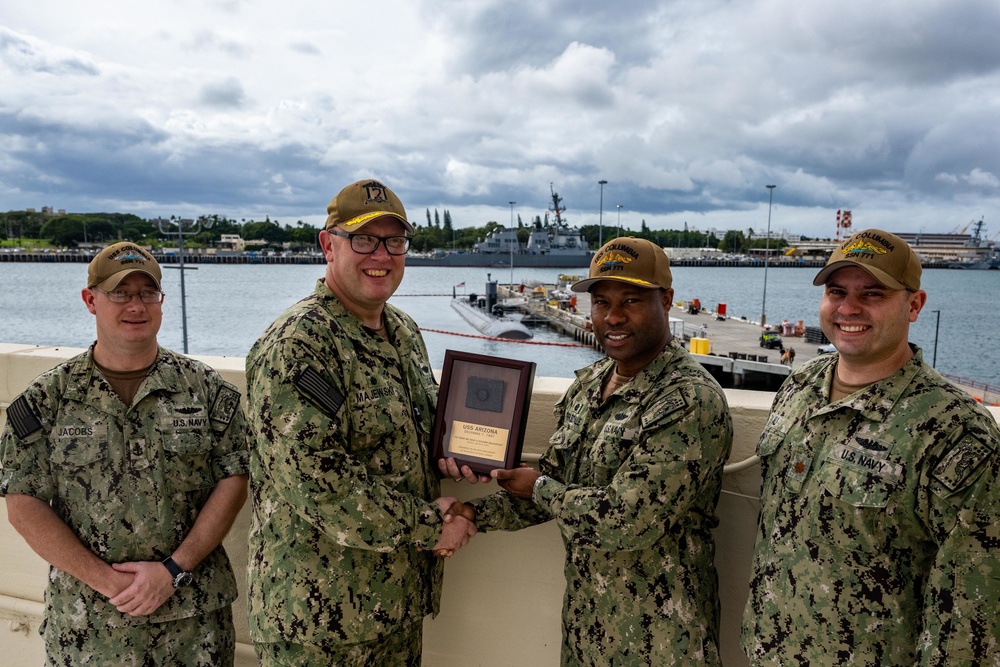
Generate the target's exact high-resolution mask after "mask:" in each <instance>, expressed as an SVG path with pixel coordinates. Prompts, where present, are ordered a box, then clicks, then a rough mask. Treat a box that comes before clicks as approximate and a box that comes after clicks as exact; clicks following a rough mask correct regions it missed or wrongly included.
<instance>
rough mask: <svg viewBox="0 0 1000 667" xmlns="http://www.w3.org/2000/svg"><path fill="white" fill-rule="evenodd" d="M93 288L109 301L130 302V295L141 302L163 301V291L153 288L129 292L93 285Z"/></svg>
mask: <svg viewBox="0 0 1000 667" xmlns="http://www.w3.org/2000/svg"><path fill="white" fill-rule="evenodd" d="M94 289H95V290H97V291H98V292H100V293H101V294H104V295H106V296H107V297H108V301H110V302H111V303H131V301H132V297H134V296H137V297H139V301H142V302H143V303H163V292H161V291H160V290H155V289H144V290H140V291H138V292H129V291H127V290H123V289H116V290H111V291H110V292H108V291H105V290H102V289H101V288H99V287H95V288H94Z"/></svg>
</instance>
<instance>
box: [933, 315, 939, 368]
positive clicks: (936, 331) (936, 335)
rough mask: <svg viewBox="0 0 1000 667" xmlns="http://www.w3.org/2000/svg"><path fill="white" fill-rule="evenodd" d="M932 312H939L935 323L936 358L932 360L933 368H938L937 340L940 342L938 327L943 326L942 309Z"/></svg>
mask: <svg viewBox="0 0 1000 667" xmlns="http://www.w3.org/2000/svg"><path fill="white" fill-rule="evenodd" d="M931 312H932V313H937V322H935V324H934V359H933V360H932V361H931V368H937V342H938V329H940V328H941V311H940V310H932V311H931Z"/></svg>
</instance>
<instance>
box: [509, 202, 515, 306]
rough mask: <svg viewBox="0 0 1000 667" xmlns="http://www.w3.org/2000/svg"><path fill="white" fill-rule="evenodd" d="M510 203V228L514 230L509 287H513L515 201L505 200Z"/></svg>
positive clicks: (511, 245)
mask: <svg viewBox="0 0 1000 667" xmlns="http://www.w3.org/2000/svg"><path fill="white" fill-rule="evenodd" d="M507 203H508V204H510V228H511V230H512V231H513V232H514V243H511V244H510V287H511V289H514V245H516V244H517V230H516V229H514V204H516V203H517V202H516V201H511V202H507Z"/></svg>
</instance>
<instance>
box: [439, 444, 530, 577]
mask: <svg viewBox="0 0 1000 667" xmlns="http://www.w3.org/2000/svg"><path fill="white" fill-rule="evenodd" d="M438 468H439V469H440V470H441V474H442V475H444V476H445V477H450V478H452V479H453V480H455V481H456V482H461V481H462V480H463V479H464V480H465V481H467V482H469V483H470V484H477V483H479V482H488V481H490V480H491V479H495V480H496V482H497V484H498V485H499V486H500V488H502V489H504V490H505V491H507V492H508V493H510V494H511V495H513V496H516V497H518V498H531V492H532V490H533V489H534V486H535V480H537V479H538V478H539V477H540V476H541V473H539V472H538V471H537V470H535V469H533V468H529V467H527V466H525V465H523V464H522V465H521V467H520V468H515V469H514V470H504V469H503V468H498V469H496V470H493V471H492V472H491V473H490V474H489V475H488V476H487V475H476V474H475V473H474V472H473V471H472V470H471V469H470V468H469V467H468V466H462V467H461V468H459V466H458V464H457V463H456V462H455V459H451V458H448V459H440V460H439V461H438ZM434 502H436V503H437V504H438V507H440V508H441V513H442V514H443V515H444V525H443V526H442V528H441V539H439V540H438V542H437V544H435V545H434V546H433V547H432V548H431V549H432V551H433V552H434V555H435V556H438V557H439V558H451V557H452V556H454V555H455V552H456V551H458V550H459V549H461V548H462V547H464V546H465V545H466V544H468V543H469V540H471V539H472V538H473V537H475V535H476V532H477V529H476V509H475V508H474V507H473V506H472V505H470V504H468V503H463V502H462V501H461V500H459V499H458V498H452V497H450V496H449V497H442V498H438V499H437V500H436V501H434Z"/></svg>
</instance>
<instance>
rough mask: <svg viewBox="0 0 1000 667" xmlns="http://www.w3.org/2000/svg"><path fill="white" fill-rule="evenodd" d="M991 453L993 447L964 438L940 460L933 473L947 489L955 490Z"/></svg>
mask: <svg viewBox="0 0 1000 667" xmlns="http://www.w3.org/2000/svg"><path fill="white" fill-rule="evenodd" d="M992 454H993V449H992V448H991V447H989V446H987V445H986V444H985V443H983V442H980V441H979V440H975V439H973V438H965V439H964V440H962V441H961V442H960V443H958V445H957V446H956V447H955V448H954V449H952V450H951V451H950V452H949V453H948V455H947V456H945V457H944V458H943V459H942V460H941V463H939V464H938V465H937V467H936V468H935V469H934V473H933V475H934V477H935V478H936V479H937V480H938V481H939V482H941V483H942V484H944V486H945V488H947V489H948V490H949V491H956V490H958V489H959V488H961V487H962V485H963V483H964V482H965V480H966V479H967V478H968V477H969V476H970V475H971V474H972V473H973V472H975V471H976V470H978V469H979V466H980V464H981V463H982V462H983V461H985V460H986V459H987V458H989V457H990V455H992Z"/></svg>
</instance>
